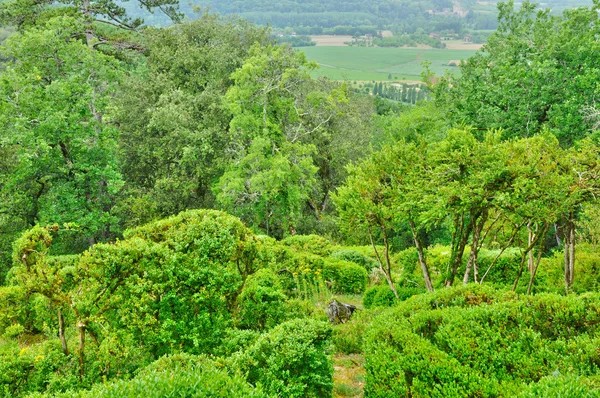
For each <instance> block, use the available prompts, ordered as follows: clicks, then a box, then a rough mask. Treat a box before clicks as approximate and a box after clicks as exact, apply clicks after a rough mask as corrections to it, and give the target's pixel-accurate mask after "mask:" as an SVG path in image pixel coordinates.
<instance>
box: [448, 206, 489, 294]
mask: <svg viewBox="0 0 600 398" xmlns="http://www.w3.org/2000/svg"><path fill="white" fill-rule="evenodd" d="M480 214H481V213H479V214H476V215H472V216H471V220H470V221H469V224H468V225H467V227H466V228H465V225H464V217H465V216H464V215H462V216H461V217H460V219H461V220H460V221H459V225H460V229H459V232H458V233H456V234H455V235H454V239H453V240H455V241H456V242H453V243H452V251H453V253H452V258H451V260H450V268H451V271H450V275H447V276H446V280H445V281H444V287H451V286H452V284H453V283H454V278H456V273H457V272H458V267H460V264H461V263H462V258H463V254H464V253H465V247H466V246H467V243H468V241H469V236H471V231H472V230H473V226H474V224H475V223H476V222H477V219H478V218H479V215H480Z"/></svg>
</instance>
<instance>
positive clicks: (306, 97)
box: [215, 45, 348, 236]
mask: <svg viewBox="0 0 600 398" xmlns="http://www.w3.org/2000/svg"><path fill="white" fill-rule="evenodd" d="M250 55H251V56H250V58H249V59H248V60H247V61H246V63H245V64H244V65H243V66H242V68H240V69H239V70H238V71H236V72H235V73H234V74H233V75H232V78H233V79H234V81H235V84H234V85H233V86H232V87H231V88H230V89H229V90H228V92H227V102H228V104H229V106H230V109H231V112H232V114H233V118H232V120H231V123H230V131H231V135H232V137H233V138H232V142H231V144H230V147H229V151H230V153H231V154H232V161H231V163H230V164H229V165H228V168H227V170H226V172H225V174H224V175H223V176H222V177H221V178H220V180H219V183H218V184H217V186H216V187H215V191H216V192H217V193H218V202H219V203H220V204H221V205H223V206H224V207H225V208H226V209H228V210H229V211H231V212H232V213H233V214H237V215H240V216H241V217H242V218H243V219H244V220H245V221H248V222H249V223H250V224H251V225H253V226H254V227H260V228H262V229H263V230H265V231H268V233H269V234H271V233H275V234H276V236H282V235H283V234H284V233H286V232H287V233H290V234H291V235H294V234H295V233H296V226H297V223H298V221H299V219H300V217H301V215H302V213H301V211H298V210H301V209H302V208H304V206H305V205H306V204H307V203H309V204H312V206H311V207H312V208H313V211H314V212H315V213H317V214H318V213H320V212H321V211H324V210H325V208H326V205H327V198H328V196H329V190H330V188H329V187H327V186H324V185H326V184H327V179H328V177H327V173H328V172H329V170H327V169H328V168H329V167H330V166H331V164H332V162H330V161H328V160H327V157H329V156H331V155H332V154H331V152H329V149H328V147H331V144H330V143H331V139H330V138H329V137H328V136H330V132H331V131H333V130H332V129H331V127H332V125H333V122H334V120H335V119H336V114H337V113H338V112H339V109H340V107H341V106H343V104H345V103H347V101H348V99H347V96H348V90H347V89H346V87H345V85H341V86H334V87H332V86H331V85H328V84H320V83H319V82H314V81H312V79H311V78H310V76H309V72H310V70H312V68H314V67H315V65H314V64H312V63H309V62H307V61H306V59H305V57H304V54H302V53H294V52H293V50H292V49H291V48H289V47H281V46H280V47H274V46H267V47H260V46H258V45H256V46H254V47H253V48H252V50H251V54H250ZM324 88H325V89H324ZM322 151H325V153H323V152H322ZM323 155H324V156H323ZM323 160H325V161H324V162H323ZM286 162H287V165H286V164H285V163H286ZM315 163H316V164H319V166H315ZM244 165H246V166H249V165H253V167H252V168H250V167H243V166H244ZM241 166H242V167H241ZM319 169H321V170H322V171H323V172H324V178H323V179H322V182H323V183H324V185H322V187H321V188H323V187H324V188H323V192H322V194H323V196H322V197H321V198H320V199H318V198H316V197H313V198H312V199H313V200H311V201H308V199H309V198H310V196H311V194H312V193H313V189H315V178H314V177H315V173H316V172H317V170H319ZM319 191H320V190H319V189H316V192H319ZM317 200H318V201H317ZM253 208H254V209H255V210H256V212H253V210H252V209H253ZM257 216H258V219H256V218H254V217H257ZM273 217H274V218H273ZM252 218H254V219H252ZM274 221H275V222H274Z"/></svg>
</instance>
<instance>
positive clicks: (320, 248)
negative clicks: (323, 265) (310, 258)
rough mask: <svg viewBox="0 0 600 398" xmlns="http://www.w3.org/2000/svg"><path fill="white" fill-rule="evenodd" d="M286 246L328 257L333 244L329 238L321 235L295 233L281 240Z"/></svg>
mask: <svg viewBox="0 0 600 398" xmlns="http://www.w3.org/2000/svg"><path fill="white" fill-rule="evenodd" d="M281 243H282V244H283V245H285V246H288V247H291V248H292V249H294V250H296V251H298V252H303V253H310V254H316V255H317V256H321V257H327V256H329V255H330V254H331V252H332V248H333V245H332V244H331V242H329V241H328V240H327V239H325V238H324V237H322V236H319V235H295V236H290V237H288V238H285V239H284V240H282V241H281Z"/></svg>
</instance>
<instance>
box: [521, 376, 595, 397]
mask: <svg viewBox="0 0 600 398" xmlns="http://www.w3.org/2000/svg"><path fill="white" fill-rule="evenodd" d="M598 396H600V392H599V391H598V388H597V386H594V385H591V383H589V381H588V380H587V379H586V378H583V377H577V376H575V377H573V376H547V377H544V378H543V379H541V380H540V381H539V382H538V383H535V384H532V385H531V386H530V387H529V388H527V389H525V390H524V391H523V392H521V394H519V395H518V397H519V398H534V397H547V398H562V397H569V398H571V397H572V398H593V397H598Z"/></svg>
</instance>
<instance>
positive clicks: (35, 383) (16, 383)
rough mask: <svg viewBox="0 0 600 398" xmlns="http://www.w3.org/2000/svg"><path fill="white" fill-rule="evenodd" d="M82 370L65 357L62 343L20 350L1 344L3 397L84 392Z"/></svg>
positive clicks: (0, 371) (20, 348)
mask: <svg viewBox="0 0 600 398" xmlns="http://www.w3.org/2000/svg"><path fill="white" fill-rule="evenodd" d="M86 382H87V380H83V381H81V380H80V379H79V375H78V367H77V365H76V364H75V363H73V362H72V361H71V358H70V357H67V356H65V355H64V354H63V352H62V349H61V346H60V342H59V341H58V339H55V340H51V341H44V342H42V343H38V344H32V345H30V346H26V347H20V346H19V345H18V344H17V343H16V342H14V341H8V342H3V341H2V340H0V396H2V397H18V396H23V395H26V394H28V393H34V392H43V391H49V392H53V393H54V392H61V391H66V390H68V389H71V388H81V387H82V386H84V385H85V384H86Z"/></svg>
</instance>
